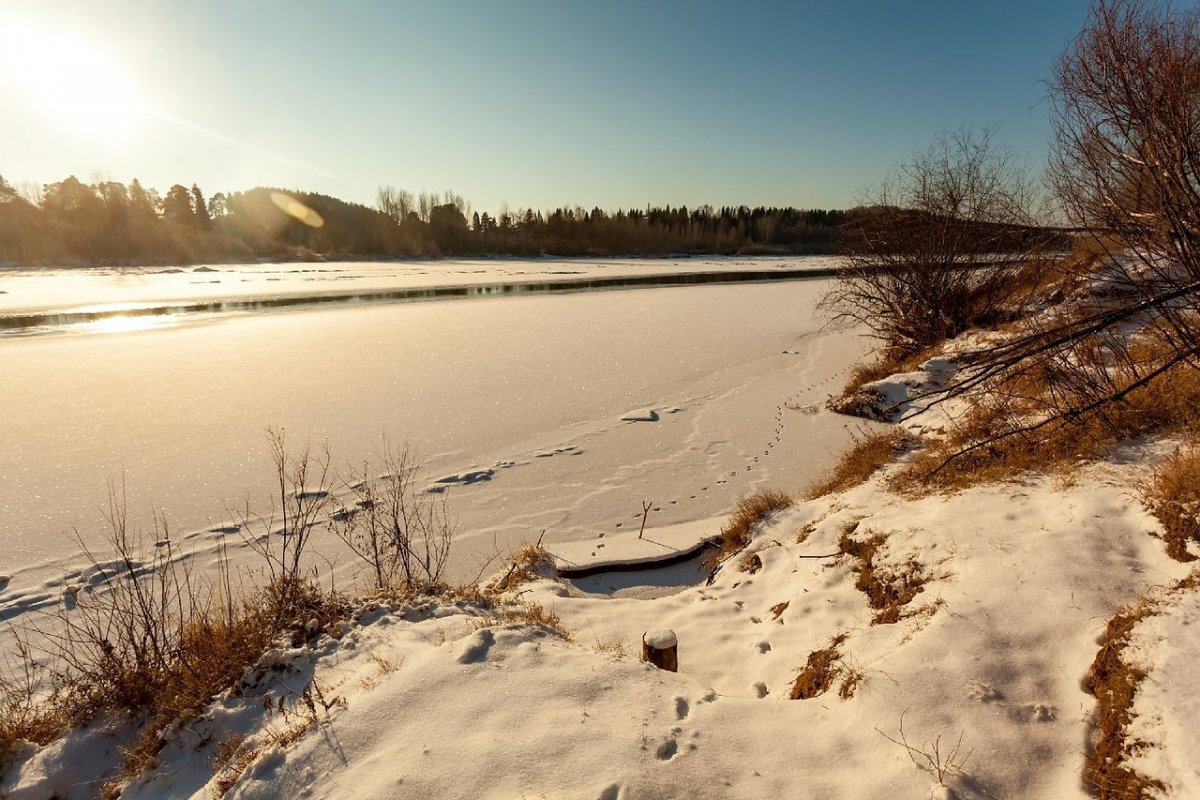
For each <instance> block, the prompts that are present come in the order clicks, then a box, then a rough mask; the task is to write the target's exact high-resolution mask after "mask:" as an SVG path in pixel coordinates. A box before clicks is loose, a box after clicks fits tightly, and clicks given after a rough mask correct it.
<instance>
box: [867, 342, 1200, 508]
mask: <svg viewBox="0 0 1200 800" xmlns="http://www.w3.org/2000/svg"><path fill="white" fill-rule="evenodd" d="M1118 349H1119V350H1121V352H1118V353H1115V354H1114V353H1113V352H1111V351H1110V352H1095V351H1094V350H1093V351H1091V352H1089V351H1088V350H1086V349H1082V348H1081V349H1080V350H1079V351H1077V353H1076V358H1075V365H1074V366H1072V367H1069V368H1068V367H1066V366H1065V365H1063V364H1062V363H1057V364H1056V363H1055V362H1043V363H1038V364H1030V365H1029V366H1028V367H1026V368H1024V369H1023V370H1022V371H1021V372H1020V373H1018V374H1014V375H1011V376H1009V377H1008V379H1007V380H1005V382H1004V384H1003V385H1000V386H994V387H990V388H989V389H988V390H986V391H983V392H981V393H980V394H979V395H978V396H977V397H975V398H974V402H973V408H972V410H971V411H970V412H969V413H968V414H966V415H965V416H964V417H963V418H962V419H960V420H959V421H958V423H957V424H956V425H954V426H953V427H952V428H951V429H950V431H949V432H948V434H947V436H946V437H945V438H943V439H941V440H939V441H936V442H933V443H932V444H930V445H929V446H928V447H926V448H925V449H924V450H922V451H921V452H920V453H918V454H917V456H916V457H915V458H914V459H913V460H912V461H911V462H909V463H908V464H906V465H904V466H903V467H902V468H901V469H899V470H898V471H897V472H896V473H895V474H894V475H892V476H891V479H890V481H889V485H890V487H891V488H893V489H895V490H897V491H907V492H912V491H918V490H920V489H922V488H924V489H934V490H940V491H955V490H959V489H964V488H967V487H969V486H973V485H976V484H980V483H989V482H999V481H1007V480H1012V479H1014V478H1016V477H1017V476H1019V475H1020V474H1022V473H1024V472H1029V471H1035V470H1037V471H1055V470H1059V471H1062V470H1066V469H1069V468H1070V467H1072V466H1074V465H1075V464H1077V463H1078V462H1080V461H1083V460H1091V459H1095V458H1101V457H1103V456H1105V455H1106V454H1107V453H1109V452H1111V450H1112V448H1113V446H1114V445H1115V444H1117V443H1120V442H1122V441H1126V440H1129V439H1132V438H1134V437H1137V436H1143V435H1146V434H1150V433H1176V434H1178V433H1184V434H1192V433H1195V432H1196V431H1197V430H1198V428H1200V425H1198V422H1200V370H1198V369H1197V368H1196V367H1194V366H1192V365H1191V364H1189V363H1180V364H1177V365H1175V366H1174V367H1172V368H1170V369H1168V370H1166V371H1165V372H1163V373H1162V374H1161V375H1159V376H1157V377H1156V378H1154V379H1153V380H1151V381H1150V382H1148V383H1146V384H1145V385H1142V386H1138V387H1136V388H1133V389H1132V390H1131V391H1129V392H1128V394H1126V395H1124V396H1123V397H1122V398H1121V399H1120V400H1118V401H1115V402H1112V403H1109V404H1107V405H1105V406H1104V407H1103V408H1101V409H1098V410H1096V411H1095V412H1094V413H1089V414H1083V415H1078V416H1066V417H1064V418H1061V419H1053V418H1051V417H1050V416H1048V415H1049V414H1052V413H1053V409H1054V408H1069V407H1071V406H1072V405H1073V404H1078V403H1080V402H1083V398H1084V397H1086V396H1087V393H1088V392H1087V390H1086V389H1084V390H1080V393H1076V392H1075V391H1074V390H1073V389H1072V385H1073V384H1077V383H1078V382H1079V380H1080V371H1081V368H1082V369H1083V370H1089V371H1090V372H1091V373H1092V374H1100V373H1106V374H1107V375H1109V376H1110V377H1109V378H1106V380H1111V381H1112V383H1113V385H1114V386H1123V385H1124V386H1128V385H1130V384H1131V383H1132V381H1133V380H1135V378H1134V374H1133V373H1132V372H1131V371H1130V370H1129V369H1127V368H1126V367H1125V366H1123V365H1122V362H1123V363H1124V364H1126V365H1127V364H1139V363H1140V364H1144V363H1148V362H1149V363H1153V362H1152V360H1151V359H1153V358H1154V356H1151V355H1148V353H1147V351H1155V352H1161V347H1160V344H1159V343H1158V342H1156V341H1155V340H1154V339H1153V332H1147V335H1146V336H1145V337H1143V339H1142V340H1141V341H1136V342H1133V343H1132V344H1130V345H1129V346H1127V347H1121V346H1118ZM1089 360H1090V361H1091V362H1092V364H1091V365H1090V366H1089V365H1088V364H1087V363H1086V362H1088V361H1089ZM1114 360H1115V361H1117V363H1115V364H1114ZM1042 418H1045V419H1047V420H1049V421H1048V422H1047V423H1046V424H1044V425H1042V426H1040V427H1034V426H1035V425H1036V424H1037V423H1036V422H1031V420H1037V419H1042Z"/></svg>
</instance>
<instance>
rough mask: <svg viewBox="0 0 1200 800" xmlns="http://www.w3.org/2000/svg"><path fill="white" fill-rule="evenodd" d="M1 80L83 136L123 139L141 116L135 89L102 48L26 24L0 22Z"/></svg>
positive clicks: (140, 101) (61, 32) (143, 108)
mask: <svg viewBox="0 0 1200 800" xmlns="http://www.w3.org/2000/svg"><path fill="white" fill-rule="evenodd" d="M0 82H2V84H4V85H7V86H8V87H10V88H11V89H15V90H17V91H18V92H19V93H21V94H24V95H25V96H26V97H27V98H28V99H29V101H30V102H31V103H32V104H33V105H35V106H37V107H38V108H39V109H40V110H41V111H42V112H44V113H45V114H46V115H48V116H49V117H51V118H52V119H53V120H54V121H55V123H56V124H57V125H58V126H60V127H61V128H63V129H66V130H68V131H70V132H73V133H78V134H80V135H84V136H88V137H95V136H106V137H113V136H115V137H118V138H125V137H128V136H129V135H131V134H132V133H134V132H135V131H136V130H137V129H138V128H139V127H140V126H141V125H142V123H143V121H144V119H145V116H146V106H145V103H144V101H143V99H142V97H141V94H140V92H139V91H138V87H137V85H136V84H135V83H134V81H133V80H132V79H131V78H130V77H129V75H128V74H127V73H126V72H125V71H123V70H122V68H121V66H120V65H119V63H118V62H117V61H116V60H115V59H114V58H113V57H112V56H111V55H110V54H109V53H108V52H107V51H106V50H105V49H104V48H102V47H100V46H98V45H97V44H96V43H94V42H91V41H88V40H87V39H85V38H82V37H80V36H78V35H76V34H73V33H71V32H69V31H66V30H61V29H55V28H52V27H48V26H44V25H41V24H38V23H35V22H32V21H30V20H24V19H20V18H15V19H13V18H8V17H4V18H0Z"/></svg>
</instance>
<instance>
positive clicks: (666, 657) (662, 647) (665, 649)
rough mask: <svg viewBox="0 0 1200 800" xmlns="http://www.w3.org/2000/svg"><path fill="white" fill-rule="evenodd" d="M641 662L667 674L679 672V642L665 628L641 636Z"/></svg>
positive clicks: (671, 632)
mask: <svg viewBox="0 0 1200 800" xmlns="http://www.w3.org/2000/svg"><path fill="white" fill-rule="evenodd" d="M642 661H646V662H649V663H651V664H653V665H654V666H656V667H658V668H659V669H665V670H666V671H668V672H678V671H679V640H678V639H677V638H676V637H675V631H669V630H667V629H665V628H663V629H661V630H656V631H646V632H645V633H643V634H642Z"/></svg>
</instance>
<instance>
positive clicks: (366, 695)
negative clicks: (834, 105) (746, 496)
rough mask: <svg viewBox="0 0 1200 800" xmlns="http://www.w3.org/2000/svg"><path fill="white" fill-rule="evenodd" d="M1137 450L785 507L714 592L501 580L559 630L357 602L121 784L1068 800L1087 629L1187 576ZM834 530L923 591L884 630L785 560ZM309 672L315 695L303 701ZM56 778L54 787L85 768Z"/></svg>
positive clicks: (399, 792) (822, 575) (1184, 654)
mask: <svg viewBox="0 0 1200 800" xmlns="http://www.w3.org/2000/svg"><path fill="white" fill-rule="evenodd" d="M1143 455H1145V456H1146V457H1149V454H1143ZM1141 460H1144V459H1138V458H1132V459H1130V458H1124V459H1122V462H1121V463H1119V464H1118V463H1113V464H1099V465H1094V466H1092V467H1089V468H1088V469H1087V470H1086V471H1084V472H1082V473H1081V474H1080V475H1078V476H1077V480H1076V481H1075V482H1074V484H1073V485H1072V486H1070V487H1067V488H1064V487H1062V486H1061V485H1056V484H1055V483H1054V482H1053V481H1051V480H1050V479H1045V478H1037V477H1031V478H1029V479H1026V480H1023V481H1021V482H1019V483H1015V484H1010V485H1002V486H992V487H981V488H975V489H971V490H967V491H964V492H962V493H960V494H957V495H954V496H952V497H948V498H947V497H927V498H922V499H916V500H911V499H903V498H900V497H897V496H894V495H890V494H888V493H887V492H886V491H885V490H884V489H883V488H882V486H881V484H882V479H883V477H884V475H877V476H876V477H875V478H874V479H873V480H872V481H871V482H869V483H867V484H864V485H863V486H860V487H858V488H856V489H853V490H851V491H849V492H847V493H845V494H842V495H834V496H830V497H826V498H822V499H819V500H815V501H811V502H807V503H803V504H801V505H799V506H797V507H795V508H793V509H792V510H790V511H788V512H785V513H783V514H781V515H780V516H779V517H778V518H776V519H775V520H774V521H773V522H771V523H770V524H769V525H768V526H767V527H766V528H765V529H764V530H762V531H760V533H759V535H758V536H757V537H756V538H755V540H754V542H753V544H752V545H751V547H750V549H749V551H748V553H747V554H746V556H745V557H735V558H734V559H732V560H730V561H729V562H727V563H726V564H725V566H724V567H723V568H722V569H721V570H720V571H719V572H718V573H717V575H716V577H715V579H714V581H713V583H712V585H710V586H695V587H692V588H688V589H685V590H683V591H680V592H678V593H675V594H671V595H668V596H662V597H656V598H654V599H629V598H614V599H610V598H603V597H601V598H597V597H595V596H594V595H592V596H580V593H579V592H578V591H575V590H573V589H572V588H571V587H570V586H569V585H567V584H565V583H561V582H558V581H555V580H550V579H543V580H539V581H538V582H536V583H534V584H528V585H526V586H524V587H520V588H519V589H518V590H517V591H518V592H520V599H521V600H522V601H524V602H527V603H536V604H540V605H542V606H544V607H545V608H546V609H548V610H550V611H553V612H554V613H556V614H558V615H559V616H560V617H561V620H562V624H563V626H564V627H565V628H566V629H567V630H568V631H569V632H570V633H571V640H570V641H565V640H563V639H562V638H560V637H559V636H558V635H556V634H555V633H553V632H551V631H549V630H547V629H545V628H542V627H539V626H537V625H532V624H526V623H502V622H500V621H498V620H495V619H489V617H488V614H489V612H487V611H485V610H482V609H479V608H477V607H474V606H472V605H470V604H468V603H460V604H457V605H453V604H449V605H447V604H442V605H438V604H435V603H433V602H431V601H430V602H423V603H421V604H418V605H415V606H410V607H405V608H397V609H386V608H381V609H376V610H366V611H364V612H363V613H362V614H360V616H359V618H358V619H357V620H356V622H355V623H354V624H353V625H350V626H348V627H347V629H346V631H345V632H344V635H343V636H341V638H340V639H333V638H328V637H325V638H323V639H321V640H320V641H319V642H317V643H316V644H314V645H313V646H310V647H305V648H300V649H297V650H280V651H276V652H273V653H271V654H269V656H268V658H267V660H266V662H265V663H264V669H263V670H262V671H261V672H262V674H261V675H251V676H249V681H248V683H247V685H246V686H245V687H244V688H243V689H242V690H241V691H240V692H238V693H235V694H240V696H229V697H226V698H223V699H222V700H220V701H218V702H217V703H215V704H214V707H213V708H212V709H211V710H210V712H209V713H208V714H207V715H206V717H205V718H204V719H202V720H200V721H197V722H196V723H193V724H191V725H188V726H187V727H186V729H184V730H182V731H181V732H179V733H178V734H177V735H176V736H175V738H174V739H173V740H172V741H171V742H170V743H169V744H168V745H167V747H166V748H165V749H164V751H163V764H162V765H161V766H160V767H159V768H158V769H157V770H156V771H154V772H152V773H150V774H149V775H148V776H145V777H143V778H142V779H139V780H138V781H135V782H134V784H133V785H131V786H130V787H128V788H127V791H126V792H125V794H124V795H123V796H125V797H137V798H150V797H212V796H214V793H215V791H216V786H217V783H218V782H219V781H220V780H222V779H223V778H225V777H229V775H227V774H226V773H225V772H223V771H221V770H219V769H217V770H216V773H215V774H214V769H215V768H214V760H215V759H216V758H217V756H218V753H219V752H220V751H221V748H220V743H221V742H222V741H223V740H226V739H228V738H229V737H230V735H231V734H239V735H242V734H245V735H248V738H247V739H246V740H245V742H244V743H242V745H241V747H240V749H238V750H236V751H232V752H229V751H231V750H232V748H231V747H227V748H226V752H224V753H223V755H224V756H225V757H227V758H229V759H230V760H231V761H232V762H234V763H238V764H239V769H241V768H244V774H243V775H242V776H241V779H240V780H238V781H236V782H233V781H232V778H230V782H231V783H233V787H232V790H231V791H230V793H229V795H228V796H230V797H239V798H241V797H245V798H268V797H270V798H275V797H279V798H282V797H320V798H340V797H346V798H349V797H355V798H360V797H411V798H511V797H522V796H524V797H565V798H588V799H589V800H595V799H596V798H665V797H680V798H683V797H699V798H705V797H711V798H719V797H721V798H723V797H740V798H763V797H789V798H791V797H863V798H872V797H928V796H935V797H937V796H941V797H944V796H958V797H963V798H965V797H1020V798H1070V797H1085V796H1087V795H1086V792H1085V790H1084V788H1083V787H1082V785H1081V781H1080V771H1081V767H1082V764H1083V759H1084V757H1085V750H1086V738H1087V736H1088V732H1089V717H1090V715H1091V713H1092V711H1093V709H1094V707H1095V700H1094V698H1093V697H1092V696H1091V695H1089V694H1087V693H1086V692H1085V691H1084V689H1083V688H1082V681H1083V679H1084V677H1085V675H1086V673H1087V670H1088V667H1089V665H1090V663H1091V661H1092V659H1093V658H1094V656H1095V653H1096V649H1097V636H1099V635H1100V634H1101V633H1102V632H1103V630H1104V626H1105V624H1106V622H1107V620H1108V619H1109V618H1110V617H1111V616H1112V614H1113V613H1114V611H1116V609H1117V608H1118V607H1119V606H1120V605H1122V604H1124V603H1128V602H1131V601H1134V600H1135V599H1137V598H1138V597H1140V596H1142V595H1144V594H1146V593H1147V592H1149V591H1151V590H1152V588H1153V587H1154V586H1156V585H1165V584H1168V583H1170V582H1173V581H1175V580H1178V579H1180V578H1181V577H1183V576H1184V575H1185V574H1186V573H1187V569H1186V567H1185V565H1181V564H1178V563H1176V562H1174V561H1171V560H1170V559H1168V558H1167V557H1166V556H1165V555H1164V553H1163V548H1162V545H1161V543H1160V542H1159V541H1158V540H1157V539H1155V538H1154V537H1153V536H1152V533H1153V532H1154V530H1155V529H1156V526H1157V523H1156V522H1155V521H1154V520H1153V519H1152V518H1151V517H1149V516H1148V515H1147V514H1146V513H1145V512H1144V511H1143V510H1142V509H1141V507H1140V506H1139V505H1138V504H1137V503H1136V502H1134V501H1133V500H1132V497H1131V495H1130V494H1129V487H1130V486H1131V485H1132V484H1133V483H1134V481H1135V480H1136V479H1137V478H1138V477H1139V475H1140V474H1142V472H1143V470H1144V469H1145V467H1144V466H1140V461H1141ZM843 534H845V535H847V536H849V537H850V538H851V539H853V540H866V539H868V538H871V537H874V536H877V535H884V536H886V537H887V538H886V540H885V541H884V542H883V543H882V545H881V546H880V547H879V548H878V550H877V552H876V554H875V556H874V561H873V565H874V568H875V569H877V570H879V571H881V574H886V573H887V571H888V570H889V569H892V570H904V569H908V570H912V569H914V567H913V566H912V565H913V564H916V565H918V566H917V567H916V568H917V569H918V571H919V572H920V573H921V574H923V575H924V576H925V577H926V578H928V579H929V580H928V582H927V583H926V584H925V585H924V586H923V588H922V591H921V592H920V593H918V594H917V595H916V596H915V597H914V598H913V599H912V601H911V602H910V603H909V604H908V605H906V606H904V607H903V609H902V611H901V614H900V616H901V618H900V619H899V621H897V622H894V623H892V624H872V620H873V618H874V617H876V616H877V613H878V612H877V611H876V610H875V609H872V608H871V607H870V606H869V604H868V600H867V596H866V595H865V594H864V593H863V592H862V591H860V590H859V589H858V588H856V579H857V573H856V571H855V568H856V566H858V562H857V561H856V560H855V559H853V558H851V557H849V556H846V555H842V556H837V557H823V558H821V557H818V558H809V557H808V556H828V555H830V554H834V553H837V552H838V551H839V539H841V537H842V536H843ZM798 539H803V541H797V540H798ZM750 555H755V556H757V559H750V558H749V556H750ZM743 560H745V561H746V562H747V563H749V562H751V561H754V562H755V564H754V568H755V571H753V572H749V571H743V570H742V569H740V568H739V566H738V565H739V564H740V563H742V562H743ZM758 565H761V567H758ZM784 604H786V605H784ZM1196 613H1197V612H1196V610H1195V607H1194V604H1193V605H1191V606H1188V607H1187V609H1186V610H1185V609H1184V608H1183V606H1181V607H1180V610H1179V612H1178V613H1176V614H1174V615H1168V614H1165V613H1164V614H1163V615H1161V616H1159V617H1156V618H1153V619H1155V620H1156V622H1155V623H1154V624H1155V625H1156V626H1158V627H1157V628H1154V629H1151V628H1147V634H1146V635H1147V636H1150V637H1154V636H1157V637H1159V638H1165V639H1167V640H1171V641H1181V642H1182V641H1187V637H1186V630H1187V625H1186V623H1187V622H1188V621H1192V620H1194V618H1195V615H1196ZM662 627H665V628H670V629H672V630H674V631H675V632H676V633H677V635H678V638H679V663H680V672H679V673H678V674H672V673H666V672H661V671H658V670H655V669H654V668H652V667H650V666H648V665H645V664H642V663H640V661H639V658H638V656H639V646H640V637H641V634H642V633H643V632H644V631H646V630H648V629H653V628H662ZM1167 628H1170V630H1167ZM1160 629H1161V630H1160ZM836 636H842V637H844V638H843V639H842V640H841V641H840V644H839V645H838V646H837V648H836V649H837V651H838V654H837V658H836V659H835V661H834V682H833V685H832V687H831V689H830V691H828V692H827V693H825V694H821V695H819V696H816V697H813V698H811V699H801V700H792V699H789V693H790V690H791V686H792V682H793V681H794V680H795V678H796V675H797V673H798V672H799V671H800V669H801V668H802V667H804V666H805V664H806V661H807V659H808V656H809V654H810V653H812V652H813V651H815V650H820V649H823V648H825V647H826V646H827V645H829V644H830V642H831V640H833V639H834V637H836ZM1145 646H1146V648H1147V652H1148V653H1150V654H1151V655H1148V656H1147V658H1151V659H1153V658H1157V659H1159V661H1158V662H1156V663H1159V664H1160V666H1158V667H1156V670H1157V673H1152V674H1158V675H1159V676H1160V679H1161V680H1162V681H1163V682H1164V683H1163V686H1164V687H1165V688H1163V689H1162V690H1161V691H1160V692H1159V693H1158V694H1155V693H1154V692H1153V691H1150V690H1148V691H1147V694H1146V696H1145V698H1144V704H1143V705H1142V706H1139V711H1140V712H1141V713H1142V714H1143V717H1144V718H1145V719H1150V718H1152V717H1153V718H1154V719H1155V720H1160V721H1159V722H1156V723H1155V724H1156V725H1157V727H1158V730H1159V731H1160V733H1161V735H1159V736H1157V738H1156V741H1162V742H1163V747H1164V752H1165V753H1166V755H1165V756H1162V757H1161V758H1160V759H1159V761H1160V766H1159V767H1157V768H1158V769H1160V770H1162V771H1163V772H1162V774H1165V775H1169V776H1170V779H1171V781H1172V782H1173V783H1179V782H1180V781H1183V782H1184V783H1187V782H1188V781H1189V780H1191V776H1193V775H1194V770H1195V768H1196V764H1197V760H1196V757H1195V752H1196V750H1195V749H1194V747H1191V745H1194V731H1193V728H1192V727H1191V726H1189V722H1190V721H1191V720H1192V719H1194V717H1191V716H1189V714H1190V711H1189V708H1190V707H1188V708H1181V709H1177V710H1174V711H1172V710H1171V709H1172V705H1171V703H1172V702H1173V701H1172V700H1171V698H1176V697H1178V696H1179V694H1180V690H1179V685H1180V683H1181V682H1186V680H1187V672H1186V665H1187V664H1188V662H1189V659H1191V658H1192V657H1193V656H1192V655H1189V654H1191V653H1194V650H1195V638H1194V636H1193V638H1192V640H1191V642H1190V643H1189V644H1188V645H1187V647H1190V648H1191V649H1186V647H1184V646H1183V645H1180V646H1179V647H1176V648H1172V649H1169V650H1165V651H1161V652H1160V651H1156V650H1155V649H1154V647H1153V643H1152V642H1151V643H1150V644H1147V645H1145ZM1154 653H1158V655H1153V654H1154ZM851 676H855V680H856V681H857V683H856V685H854V686H853V693H852V696H849V697H848V698H846V699H843V698H842V697H840V696H839V690H840V689H841V688H842V686H843V685H844V684H845V682H846V679H847V678H849V677H851ZM314 679H315V684H313V683H312V681H313V680H314ZM312 685H315V686H317V687H320V689H321V692H320V697H322V698H324V700H323V701H318V702H317V703H316V704H315V712H316V713H315V714H308V713H307V712H305V704H304V702H303V697H302V696H303V693H304V687H305V686H312ZM310 696H311V692H310ZM280 704H282V706H283V707H284V708H285V709H289V710H288V711H287V712H286V713H281V712H280V711H278V710H273V711H266V710H264V706H266V705H271V706H272V707H273V708H276V709H277V708H278V707H279V706H280ZM1161 720H1165V721H1161ZM902 722H903V726H904V728H903V732H901V730H900V725H901V723H902ZM93 735H94V734H93ZM960 736H961V747H960V748H959V750H958V752H957V753H956V754H955V755H954V757H953V758H949V753H950V751H951V750H952V749H953V748H954V746H955V744H956V743H957V742H958V741H959V737H960ZM938 737H940V741H939V742H938V744H937V749H938V753H939V754H940V761H941V766H942V767H945V768H946V769H945V770H944V772H943V774H942V775H941V776H940V777H941V782H944V783H945V784H947V785H948V787H949V790H950V791H952V792H953V795H947V791H948V790H947V788H945V787H943V786H941V785H939V776H938V774H937V773H938V772H939V770H938V768H937V765H936V762H935V764H934V765H930V764H929V763H926V762H925V759H924V756H922V755H921V754H920V752H919V751H925V752H927V753H929V754H930V755H933V754H934V751H933V748H934V742H935V739H937V738H938ZM893 740H894V741H893ZM902 741H907V742H908V744H909V745H910V746H911V747H912V748H913V753H912V756H913V757H912V758H910V755H909V752H908V751H906V749H905V748H904V747H903V746H902V745H901V744H897V743H896V742H902ZM234 742H235V743H236V740H234ZM92 747H93V748H94V749H95V748H97V747H98V745H96V744H95V743H93V744H92ZM1189 747H1190V748H1191V749H1188V748H1189ZM51 749H52V748H47V749H46V750H44V751H42V752H41V753H37V754H32V755H31V756H30V758H29V760H28V761H26V762H25V763H24V764H23V766H22V767H21V768H20V769H17V770H14V771H10V773H9V774H8V776H7V778H6V782H4V783H0V795H3V796H8V797H11V798H14V800H15V798H26V797H49V796H51V793H50V791H49V790H48V787H47V786H43V787H42V789H38V787H37V785H36V781H37V778H38V776H39V774H40V773H39V768H41V767H44V762H45V759H46V758H48V757H49V755H48V754H49V752H50V751H51ZM110 749H111V747H110ZM947 762H949V763H947ZM58 767H59V770H60V771H59V775H58V777H59V781H58V782H59V784H60V785H61V784H62V782H63V781H64V780H68V779H69V778H70V777H71V775H70V773H71V772H72V770H74V771H77V772H78V771H81V770H84V765H83V764H82V763H80V764H77V765H74V766H72V767H64V766H63V765H62V764H59V765H58ZM1189 769H1190V770H1193V772H1192V773H1188V772H1187V770H1189ZM43 771H44V770H43ZM1181 776H1184V777H1181ZM1192 785H1194V781H1192ZM1193 791H1194V790H1193ZM59 796H64V797H67V796H69V797H83V796H88V795H87V792H85V791H79V792H69V793H68V792H62V791H61V790H60V794H59ZM1179 796H1189V795H1186V794H1180V795H1179ZM1191 796H1194V795H1191Z"/></svg>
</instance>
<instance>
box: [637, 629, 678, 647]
mask: <svg viewBox="0 0 1200 800" xmlns="http://www.w3.org/2000/svg"><path fill="white" fill-rule="evenodd" d="M642 642H643V643H644V644H646V645H647V646H648V647H652V648H654V649H655V650H666V649H667V648H669V647H675V645H677V644H678V643H679V638H678V637H677V636H675V631H669V630H667V629H666V628H661V629H659V630H653V631H646V633H645V634H643V635H642Z"/></svg>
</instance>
